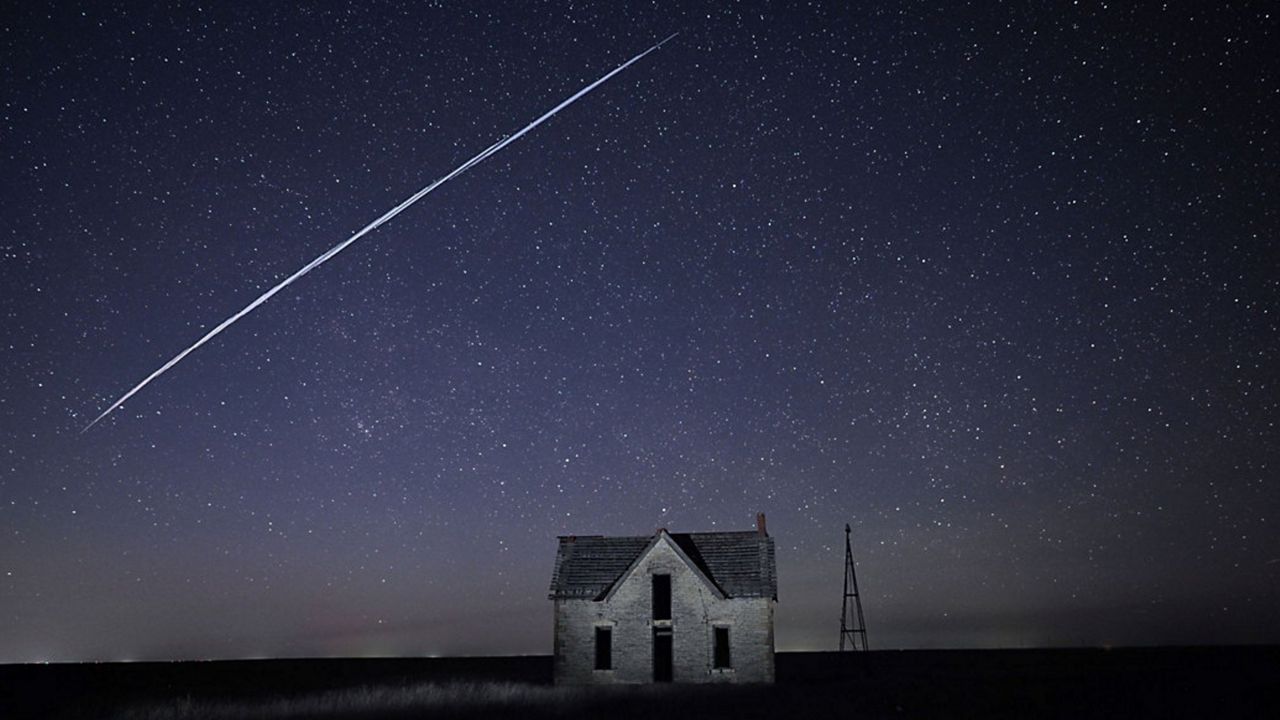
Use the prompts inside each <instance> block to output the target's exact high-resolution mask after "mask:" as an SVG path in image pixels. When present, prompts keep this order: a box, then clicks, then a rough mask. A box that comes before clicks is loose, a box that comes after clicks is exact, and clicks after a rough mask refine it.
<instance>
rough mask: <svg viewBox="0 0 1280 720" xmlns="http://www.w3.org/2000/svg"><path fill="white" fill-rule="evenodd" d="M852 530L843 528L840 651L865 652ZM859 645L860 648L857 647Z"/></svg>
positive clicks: (864, 635)
mask: <svg viewBox="0 0 1280 720" xmlns="http://www.w3.org/2000/svg"><path fill="white" fill-rule="evenodd" d="M852 533H853V530H852V529H850V528H849V525H848V523H846V524H845V526H844V602H843V605H842V607H841V608H840V650H841V651H843V650H844V649H845V647H846V646H847V647H848V648H849V649H850V650H862V651H864V652H865V651H866V650H867V649H868V648H867V621H866V619H865V618H863V617H862V598H861V597H859V596H858V574H857V573H856V572H855V571H854V569H853V543H852V541H851V540H850V539H849V537H850V535H851V534H852ZM859 644H861V646H859Z"/></svg>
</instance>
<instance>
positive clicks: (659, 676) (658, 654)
mask: <svg viewBox="0 0 1280 720" xmlns="http://www.w3.org/2000/svg"><path fill="white" fill-rule="evenodd" d="M671 670H672V661H671V628H654V629H653V681H654V682H671V674H672V673H671Z"/></svg>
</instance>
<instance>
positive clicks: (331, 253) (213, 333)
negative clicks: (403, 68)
mask: <svg viewBox="0 0 1280 720" xmlns="http://www.w3.org/2000/svg"><path fill="white" fill-rule="evenodd" d="M677 34H678V33H673V34H671V35H669V36H667V37H666V38H664V39H663V40H662V41H661V42H659V43H658V44H656V45H654V46H653V47H651V48H649V49H648V50H645V51H644V52H642V53H640V54H639V55H636V56H635V57H633V58H631V59H630V60H628V61H626V62H625V63H623V64H621V65H619V66H618V67H616V68H614V69H613V70H611V71H609V72H608V73H606V74H605V75H603V76H601V77H600V78H599V79H598V80H596V81H595V82H593V83H591V84H590V85H587V86H586V87H584V88H582V89H581V90H579V91H578V92H576V93H574V94H573V95H571V96H569V98H568V99H566V100H564V101H563V102H561V103H560V104H559V105H556V106H555V107H553V108H551V109H550V110H548V111H547V112H545V113H543V115H542V116H541V117H539V118H538V119H537V120H534V121H533V122H531V123H529V124H528V125H525V126H524V127H523V128H521V129H520V130H519V131H518V132H516V133H514V134H512V135H508V136H507V137H505V138H503V139H502V140H499V141H498V142H496V143H494V144H492V145H490V146H489V147H487V148H485V149H484V150H483V151H481V152H480V153H479V154H477V155H476V156H475V157H472V158H471V159H470V160H468V161H466V162H464V163H462V164H461V165H459V166H458V167H456V168H454V169H453V171H452V172H450V173H449V174H448V175H445V176H444V177H442V178H440V179H439V180H436V181H435V182H432V183H431V184H430V185H427V186H426V187H424V188H422V189H421V190H419V191H418V192H416V193H414V194H413V195H410V196H409V197H408V198H406V199H405V200H404V201H403V202H401V203H400V204H399V205H396V206H395V207H393V208H391V209H390V210H388V211H387V212H385V213H383V215H382V216H381V217H379V218H378V219H377V220H374V221H373V222H371V223H369V224H368V225H365V226H364V227H363V228H361V229H360V230H359V231H358V232H356V233H355V234H354V235H352V236H351V237H349V238H347V239H346V240H343V241H342V242H340V243H338V244H337V245H334V246H333V247H331V248H329V249H328V250H326V251H325V252H324V253H323V254H321V255H320V256H319V257H317V258H316V259H314V260H312V261H311V262H309V263H307V264H306V265H303V266H302V267H301V268H299V269H298V270H297V271H295V272H294V273H293V274H292V275H290V276H289V277H287V278H285V279H284V280H281V281H280V282H279V283H278V284H277V285H276V286H275V287H273V288H271V289H270V290H268V291H266V292H264V293H262V294H261V295H259V296H258V298H257V299H256V300H254V301H253V302H251V303H249V304H248V305H245V306H244V308H242V309H241V310H240V311H239V312H237V313H236V314H234V315H232V316H231V317H229V318H227V319H226V320H223V321H222V322H220V323H218V325H217V326H215V327H214V328H213V329H212V330H210V331H209V332H207V333H205V334H204V337H202V338H200V339H199V340H197V341H196V342H195V343H193V344H192V345H191V346H190V347H188V348H187V349H185V350H183V351H182V352H180V353H178V354H177V355H174V356H173V358H171V359H170V360H169V361H168V362H166V363H165V364H163V365H161V366H160V367H159V368H158V369H157V370H156V371H155V372H152V373H151V374H150V375H148V376H147V377H146V378H145V379H143V381H142V382H140V383H138V384H137V385H135V386H133V389H131V390H129V392H127V393H125V394H124V395H121V396H120V398H119V399H118V400H116V401H115V402H113V403H111V406H110V407H108V408H107V409H106V410H103V411H102V414H101V415H98V417H96V418H94V419H93V422H91V423H89V424H88V425H85V426H84V428H83V429H82V430H81V431H80V432H81V434H83V433H85V432H86V431H88V430H89V428H92V427H93V426H94V425H97V424H98V422H99V421H101V420H102V419H103V418H105V417H106V416H108V415H110V414H111V413H112V412H113V411H115V409H116V408H118V407H120V406H121V405H123V404H124V402H125V401H126V400H128V399H129V398H131V397H133V396H134V395H135V394H136V393H137V392H138V391H139V390H141V389H142V388H144V387H146V386H147V385H148V384H149V383H150V382H151V381H152V380H155V379H156V378H158V377H160V376H161V375H163V374H165V373H166V372H168V371H169V370H170V369H171V368H172V367H173V366H174V365H177V364H178V363H180V362H182V360H183V358H185V357H186V356H188V355H190V354H191V353H192V352H194V351H195V350H196V348H198V347H200V346H201V345H204V344H205V343H207V342H209V341H210V340H212V339H213V338H215V337H217V336H218V335H219V334H220V333H221V332H222V331H223V330H226V329H227V328H229V327H231V326H232V325H233V324H235V322H236V321H237V320H239V319H240V318H242V317H244V316H245V315H248V314H249V313H251V312H253V311H254V310H255V309H257V307H258V306H259V305H261V304H262V303H264V302H266V301H268V300H270V299H271V298H272V297H273V296H274V295H275V294H276V293H278V292H280V291H281V290H283V289H285V288H287V287H289V286H290V285H292V284H293V283H294V281H296V280H298V279H299V278H301V277H302V276H304V275H306V274H307V273H309V272H311V271H312V270H315V269H316V268H318V267H320V266H321V265H323V264H325V263H326V262H328V261H329V260H331V259H333V258H334V257H335V256H336V255H337V254H338V253H340V252H342V251H343V250H346V249H347V247H348V246H349V245H351V243H353V242H355V241H357V240H359V239H360V238H362V237H364V236H365V235H367V234H369V233H371V232H373V231H374V230H377V229H378V228H379V227H381V226H382V225H383V224H384V223H386V222H387V221H388V220H390V219H391V218H394V217H395V216H397V215H399V214H400V213H402V212H404V211H405V210H407V209H409V207H410V206H411V205H413V204H414V203H416V202H418V201H419V200H421V199H422V198H424V197H426V196H427V195H428V194H430V193H431V192H432V191H433V190H435V189H436V188H438V187H440V186H441V185H443V184H445V183H447V182H449V181H450V180H452V179H454V178H456V177H458V176H459V175H461V174H462V173H464V172H466V171H468V170H470V169H471V168H473V167H475V166H476V165H479V164H480V163H482V162H484V161H485V160H486V159H488V158H489V157H490V156H491V155H493V154H494V153H496V152H498V151H499V150H501V149H503V148H505V147H506V146H508V145H510V144H511V143H513V142H515V141H516V140H519V139H520V138H521V137H522V136H523V135H524V134H525V133H527V132H529V131H530V130H533V129H534V128H536V127H538V126H539V125H541V124H542V123H544V122H546V121H547V120H549V119H551V117H552V116H554V115H555V114H556V113H558V112H560V111H561V110H563V109H565V108H566V107H568V106H570V105H572V104H573V103H574V102H576V101H577V100H578V99H579V98H581V97H582V96H583V95H586V94H587V93H589V92H591V91H592V90H595V89H596V88H597V87H599V86H600V85H602V84H603V83H604V82H606V81H607V80H609V79H610V78H612V77H613V76H614V75H617V74H618V73H620V72H622V71H623V70H626V69H627V68H628V67H630V66H631V65H632V64H634V63H636V62H637V61H639V60H640V59H641V58H643V57H644V56H646V55H648V54H649V53H651V52H653V51H654V50H657V49H658V48H660V47H662V46H663V45H665V44H666V43H667V41H669V40H671V38H673V37H675V36H676V35H677Z"/></svg>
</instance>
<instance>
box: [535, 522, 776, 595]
mask: <svg viewBox="0 0 1280 720" xmlns="http://www.w3.org/2000/svg"><path fill="white" fill-rule="evenodd" d="M661 532H665V531H659V533H661ZM670 536H671V539H672V540H673V541H674V542H675V544H676V545H677V546H678V547H679V548H680V549H681V550H683V551H684V553H685V555H687V556H688V557H689V559H690V561H692V562H693V563H694V565H696V566H697V567H698V569H699V570H701V571H702V573H703V574H704V575H706V576H707V579H708V580H710V581H711V582H712V583H713V584H715V586H716V587H718V588H719V589H720V590H721V591H723V592H724V594H725V595H727V596H729V597H768V598H773V599H775V600H776V599H777V598H778V578H777V573H776V570H775V564H774V555H773V538H771V537H768V536H767V535H761V534H759V533H757V532H712V533H671V534H670ZM656 537H657V536H656V535H637V536H629V537H604V536H601V535H586V536H583V535H577V536H567V537H561V538H560V547H559V549H558V550H557V552H556V567H555V571H554V572H553V573H552V575H551V593H550V597H551V598H553V599H555V598H590V599H593V600H600V599H602V598H603V597H604V596H605V595H606V594H608V592H609V590H610V589H611V588H612V587H613V585H614V583H616V582H617V581H618V580H619V579H620V578H621V577H622V574H623V573H625V572H626V571H627V569H628V568H630V567H631V563H633V562H635V560H636V559H637V558H638V557H639V556H640V553H642V552H644V551H645V549H646V548H648V547H649V545H650V544H651V543H652V542H653V541H654V539H655V538H656Z"/></svg>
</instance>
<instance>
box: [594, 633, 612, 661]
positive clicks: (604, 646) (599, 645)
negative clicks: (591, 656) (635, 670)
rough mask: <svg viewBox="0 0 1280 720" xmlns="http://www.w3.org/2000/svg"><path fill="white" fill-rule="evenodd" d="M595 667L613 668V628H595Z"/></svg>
mask: <svg viewBox="0 0 1280 720" xmlns="http://www.w3.org/2000/svg"><path fill="white" fill-rule="evenodd" d="M596 669H597V670H612V669H613V628H610V627H597V628H596Z"/></svg>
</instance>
